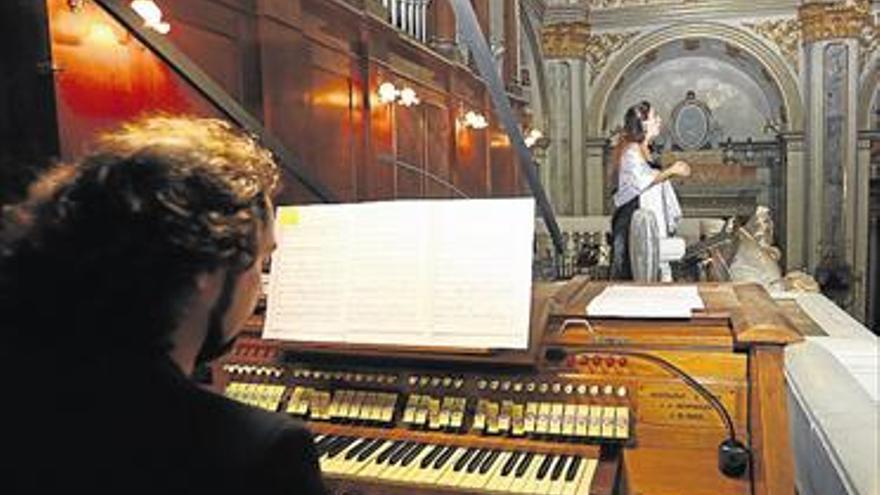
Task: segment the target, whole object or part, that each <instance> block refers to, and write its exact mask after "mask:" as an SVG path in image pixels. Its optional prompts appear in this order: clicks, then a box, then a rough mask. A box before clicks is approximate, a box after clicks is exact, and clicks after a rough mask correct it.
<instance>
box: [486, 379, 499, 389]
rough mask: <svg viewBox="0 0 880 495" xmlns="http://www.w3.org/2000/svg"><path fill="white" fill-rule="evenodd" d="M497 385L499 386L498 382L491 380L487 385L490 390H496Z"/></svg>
mask: <svg viewBox="0 0 880 495" xmlns="http://www.w3.org/2000/svg"><path fill="white" fill-rule="evenodd" d="M499 385H501V384H500V383H499V382H498V380H492V382H491V383H490V384H489V388H490V389H492V390H498V386H499Z"/></svg>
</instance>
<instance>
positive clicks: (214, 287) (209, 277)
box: [195, 270, 224, 300]
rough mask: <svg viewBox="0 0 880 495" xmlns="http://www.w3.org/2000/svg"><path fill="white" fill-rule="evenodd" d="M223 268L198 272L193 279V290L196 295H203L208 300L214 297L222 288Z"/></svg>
mask: <svg viewBox="0 0 880 495" xmlns="http://www.w3.org/2000/svg"><path fill="white" fill-rule="evenodd" d="M223 273H224V270H214V271H212V272H200V273H199V274H197V275H196V279H195V289H196V290H195V292H196V296H197V297H203V298H206V299H209V300H213V299H215V298H216V297H217V296H218V295H219V294H220V289H222V288H223Z"/></svg>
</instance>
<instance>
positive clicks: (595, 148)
mask: <svg viewBox="0 0 880 495" xmlns="http://www.w3.org/2000/svg"><path fill="white" fill-rule="evenodd" d="M607 145H608V142H607V140H606V139H605V138H601V137H600V138H587V139H586V144H585V148H586V163H585V168H586V172H585V180H586V206H587V210H586V214H587V215H591V216H593V215H604V214H605V175H606V173H605V166H604V164H605V147H606V146H607Z"/></svg>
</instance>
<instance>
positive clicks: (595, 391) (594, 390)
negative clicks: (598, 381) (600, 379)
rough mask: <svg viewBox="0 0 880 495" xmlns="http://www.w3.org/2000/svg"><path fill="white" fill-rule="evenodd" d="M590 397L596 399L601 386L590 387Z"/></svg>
mask: <svg viewBox="0 0 880 495" xmlns="http://www.w3.org/2000/svg"><path fill="white" fill-rule="evenodd" d="M590 395H591V396H593V397H596V396H598V395H599V386H598V385H590Z"/></svg>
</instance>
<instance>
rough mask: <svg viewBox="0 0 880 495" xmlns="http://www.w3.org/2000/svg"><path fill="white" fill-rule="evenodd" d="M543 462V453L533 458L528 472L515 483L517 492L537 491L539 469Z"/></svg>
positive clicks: (514, 487) (514, 486)
mask: <svg viewBox="0 0 880 495" xmlns="http://www.w3.org/2000/svg"><path fill="white" fill-rule="evenodd" d="M542 462H544V455H543V454H538V455H536V456H535V457H534V458H532V462H531V463H530V464H529V469H528V471H526V474H525V475H524V476H523V477H522V478H520V480H519V483H518V484H515V485H513V489H514V490H515V493H535V488H537V486H538V479H537V474H538V469H539V468H540V467H541V463H542Z"/></svg>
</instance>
